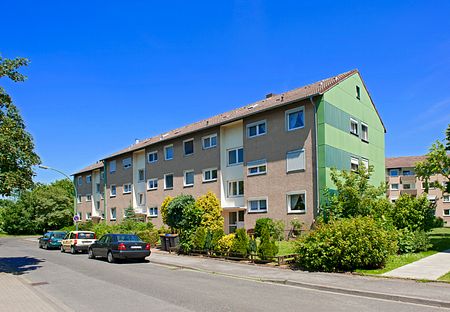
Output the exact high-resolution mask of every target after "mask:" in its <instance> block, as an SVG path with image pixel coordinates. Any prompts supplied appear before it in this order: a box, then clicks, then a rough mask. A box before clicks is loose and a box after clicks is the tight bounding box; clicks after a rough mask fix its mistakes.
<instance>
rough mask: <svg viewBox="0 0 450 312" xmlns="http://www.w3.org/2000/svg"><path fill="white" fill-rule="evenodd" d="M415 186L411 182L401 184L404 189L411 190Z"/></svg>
mask: <svg viewBox="0 0 450 312" xmlns="http://www.w3.org/2000/svg"><path fill="white" fill-rule="evenodd" d="M415 188H416V186H415V185H414V184H413V183H407V184H403V189H404V190H413V189H415Z"/></svg>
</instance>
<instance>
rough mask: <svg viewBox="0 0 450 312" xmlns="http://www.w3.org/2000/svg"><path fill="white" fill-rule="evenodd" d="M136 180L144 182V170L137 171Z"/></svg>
mask: <svg viewBox="0 0 450 312" xmlns="http://www.w3.org/2000/svg"><path fill="white" fill-rule="evenodd" d="M141 172H142V179H141V177H140V174H141ZM137 178H138V179H137V180H138V182H145V169H144V168H141V169H138V172H137Z"/></svg>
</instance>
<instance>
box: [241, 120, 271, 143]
mask: <svg viewBox="0 0 450 312" xmlns="http://www.w3.org/2000/svg"><path fill="white" fill-rule="evenodd" d="M261 124H264V129H265V131H264V132H263V133H259V125H261ZM252 127H256V134H255V135H250V128H252ZM246 131H247V138H249V139H251V138H256V137H259V136H262V135H265V134H266V133H267V121H266V120H260V121H256V122H252V123H250V124H248V125H247V127H246Z"/></svg>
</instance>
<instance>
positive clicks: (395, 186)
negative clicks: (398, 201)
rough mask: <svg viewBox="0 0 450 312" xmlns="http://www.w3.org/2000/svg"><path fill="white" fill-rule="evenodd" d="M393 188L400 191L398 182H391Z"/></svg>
mask: <svg viewBox="0 0 450 312" xmlns="http://www.w3.org/2000/svg"><path fill="white" fill-rule="evenodd" d="M391 190H393V191H398V183H392V184H391Z"/></svg>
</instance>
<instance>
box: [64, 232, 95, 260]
mask: <svg viewBox="0 0 450 312" xmlns="http://www.w3.org/2000/svg"><path fill="white" fill-rule="evenodd" d="M95 241H96V237H95V233H94V232H90V231H71V232H69V233H67V234H66V236H65V237H64V239H63V240H62V241H61V252H66V251H67V252H69V251H70V253H72V254H74V253H77V252H79V251H81V252H85V251H87V250H88V247H89V246H90V245H91V244H92V243H93V242H95Z"/></svg>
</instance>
